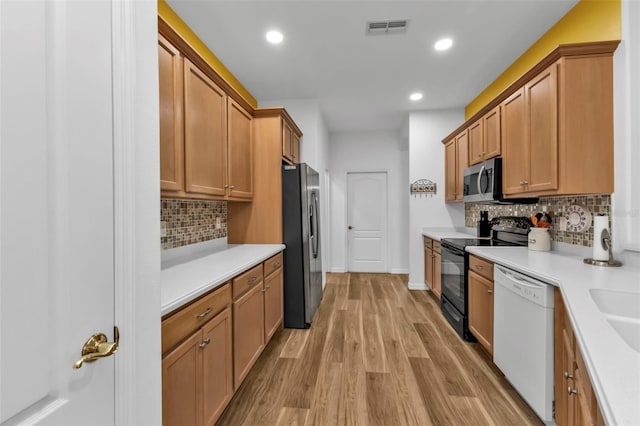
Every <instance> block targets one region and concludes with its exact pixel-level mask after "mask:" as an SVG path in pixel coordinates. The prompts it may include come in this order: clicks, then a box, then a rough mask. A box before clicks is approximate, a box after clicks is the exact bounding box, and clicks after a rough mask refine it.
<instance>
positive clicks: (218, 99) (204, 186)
mask: <svg viewBox="0 0 640 426" xmlns="http://www.w3.org/2000/svg"><path fill="white" fill-rule="evenodd" d="M226 112H227V95H226V94H225V93H224V91H223V90H222V89H221V88H219V87H218V86H217V85H216V84H215V83H214V82H213V81H212V80H211V79H210V78H209V77H207V75H206V74H205V73H203V72H202V71H201V70H200V69H199V68H198V67H196V66H195V65H193V64H192V63H191V62H190V61H189V60H188V59H185V60H184V151H185V152H184V153H185V170H186V191H187V192H189V193H194V194H204V195H217V196H219V197H224V196H225V195H226V193H227V188H226V187H225V185H227V116H226Z"/></svg>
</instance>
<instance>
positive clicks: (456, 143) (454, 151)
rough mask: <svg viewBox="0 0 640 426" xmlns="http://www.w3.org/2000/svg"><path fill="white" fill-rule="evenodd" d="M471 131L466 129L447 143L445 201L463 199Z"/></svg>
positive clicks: (445, 154)
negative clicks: (464, 176) (464, 175)
mask: <svg viewBox="0 0 640 426" xmlns="http://www.w3.org/2000/svg"><path fill="white" fill-rule="evenodd" d="M468 135H469V132H468V131H467V130H464V131H463V132H461V133H460V134H458V135H456V136H455V138H453V139H452V140H450V141H449V142H448V143H447V144H446V145H445V153H444V156H445V201H462V196H463V194H464V181H463V177H462V173H463V171H464V169H466V168H467V167H469V161H468V150H469V136H468Z"/></svg>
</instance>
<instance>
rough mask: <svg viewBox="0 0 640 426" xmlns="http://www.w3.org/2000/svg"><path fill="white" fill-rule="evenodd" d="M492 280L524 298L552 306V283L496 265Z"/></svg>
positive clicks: (548, 306)
mask: <svg viewBox="0 0 640 426" xmlns="http://www.w3.org/2000/svg"><path fill="white" fill-rule="evenodd" d="M498 277H499V278H498ZM494 280H495V282H496V284H499V285H502V286H503V287H505V288H506V289H508V290H510V291H512V292H513V293H516V294H518V295H519V296H520V297H522V298H524V299H527V300H530V301H532V302H533V303H535V304H538V305H541V306H544V307H547V308H552V307H553V286H552V285H549V284H547V283H544V282H542V281H538V280H536V279H534V278H531V277H528V276H526V275H523V274H521V273H519V272H516V271H512V270H510V269H507V268H504V267H500V266H497V265H496V266H494Z"/></svg>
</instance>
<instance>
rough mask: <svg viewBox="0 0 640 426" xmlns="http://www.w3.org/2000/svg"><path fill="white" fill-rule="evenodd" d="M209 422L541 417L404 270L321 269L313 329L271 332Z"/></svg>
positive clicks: (465, 421)
mask: <svg viewBox="0 0 640 426" xmlns="http://www.w3.org/2000/svg"><path fill="white" fill-rule="evenodd" d="M218 424H220V425H234V426H236V425H252V426H253V425H296V426H297V425H300V426H302V425H540V424H541V422H540V421H539V420H538V418H537V417H536V416H535V414H534V413H533V411H532V410H531V409H530V408H529V407H528V406H527V405H526V404H525V403H524V401H523V400H522V399H521V398H520V397H519V395H518V394H517V393H516V392H515V390H514V389H513V388H512V387H511V385H510V384H509V383H508V382H507V381H506V380H505V379H504V377H503V376H502V374H501V373H500V371H499V370H498V369H497V368H496V367H495V366H494V365H493V364H491V363H490V362H489V361H488V359H487V358H486V355H485V354H484V353H483V352H482V351H481V349H480V348H479V346H478V344H469V343H466V342H463V341H462V340H461V339H460V338H459V337H458V336H457V335H456V334H455V333H454V332H453V330H452V328H451V327H450V326H449V324H447V323H446V321H445V320H444V318H443V317H442V315H441V313H440V308H439V306H438V303H437V302H436V300H435V299H434V298H433V297H432V295H431V294H429V293H427V292H423V291H409V290H408V289H407V276H406V275H390V274H327V286H326V288H325V291H324V296H323V300H322V303H321V305H320V307H319V308H318V311H317V313H316V316H315V318H314V322H313V325H312V327H311V328H310V329H309V330H291V329H284V330H282V331H280V332H278V333H276V335H275V336H274V337H273V340H272V341H271V343H269V345H268V346H267V348H266V349H265V351H264V353H263V354H262V356H261V357H260V359H258V361H257V363H256V365H255V366H254V367H253V369H252V371H251V372H250V373H249V375H248V376H247V378H246V379H245V381H244V383H243V384H242V386H241V387H240V389H239V390H238V391H237V392H236V395H235V396H234V398H233V400H232V401H231V402H230V403H229V406H228V407H227V410H226V411H225V413H224V414H223V416H222V417H221V418H220V420H219V422H218Z"/></svg>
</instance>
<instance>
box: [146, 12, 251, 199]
mask: <svg viewBox="0 0 640 426" xmlns="http://www.w3.org/2000/svg"><path fill="white" fill-rule="evenodd" d="M159 24H162V21H159ZM160 26H161V27H162V28H165V25H160ZM165 31H167V32H169V33H171V31H169V30H166V29H165ZM171 34H173V33H171ZM171 37H172V38H171V39H169V38H167V37H164V36H163V35H159V36H158V61H159V77H160V81H159V83H160V182H161V183H160V185H161V191H162V196H163V197H169V198H196V199H211V200H230V201H234V200H235V201H251V198H252V197H253V131H252V125H251V121H252V115H251V112H249V111H248V110H247V108H245V107H243V106H242V105H241V103H240V102H238V101H236V100H235V99H234V98H233V96H231V95H230V94H229V93H230V91H229V89H228V88H225V87H223V85H222V84H223V83H224V82H222V83H221V82H220V81H219V80H220V77H219V76H217V74H215V73H214V71H213V70H212V69H210V68H209V67H208V65H207V64H206V63H205V62H204V61H203V60H202V59H201V58H199V57H198V56H197V55H196V54H195V53H193V52H192V53H191V56H189V57H187V56H186V55H185V54H184V52H183V51H182V50H180V49H184V50H189V49H190V48H189V47H188V45H186V44H185V43H184V41H182V40H181V39H180V38H179V37H178V36H177V35H175V34H173V35H172V36H171ZM176 42H177V43H178V44H180V48H178V47H176Z"/></svg>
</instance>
